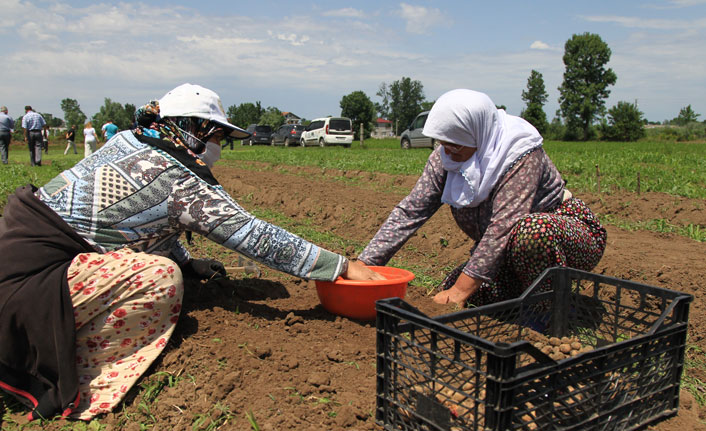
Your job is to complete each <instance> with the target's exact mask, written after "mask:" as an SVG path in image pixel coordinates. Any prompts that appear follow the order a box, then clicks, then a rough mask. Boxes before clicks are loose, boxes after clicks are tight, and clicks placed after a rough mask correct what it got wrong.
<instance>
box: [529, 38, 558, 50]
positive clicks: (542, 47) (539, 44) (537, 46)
mask: <svg viewBox="0 0 706 431" xmlns="http://www.w3.org/2000/svg"><path fill="white" fill-rule="evenodd" d="M530 49H537V50H540V51H556V50H558V48H554V47H551V46H549V44H548V43H544V42H542V41H541V40H535V41H534V42H532V44H531V45H530Z"/></svg>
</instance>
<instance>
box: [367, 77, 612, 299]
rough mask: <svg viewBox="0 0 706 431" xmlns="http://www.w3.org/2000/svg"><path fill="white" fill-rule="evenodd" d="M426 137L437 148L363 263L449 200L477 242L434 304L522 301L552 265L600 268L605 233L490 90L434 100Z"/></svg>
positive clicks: (377, 260)
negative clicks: (513, 299)
mask: <svg viewBox="0 0 706 431" xmlns="http://www.w3.org/2000/svg"><path fill="white" fill-rule="evenodd" d="M423 133H424V135H426V136H428V137H430V138H434V139H435V140H437V141H438V142H439V143H440V144H441V146H440V147H439V148H438V149H436V150H435V151H434V152H432V154H431V155H430V156H429V160H428V161H427V164H426V166H425V168H424V172H423V174H422V176H421V177H420V179H419V180H418V181H417V184H416V185H415V186H414V188H413V189H412V191H411V192H410V193H409V195H408V196H407V197H406V198H405V199H403V200H402V202H400V203H399V204H398V205H397V206H396V207H395V209H394V210H393V211H392V213H391V214H390V216H389V217H388V219H387V220H386V221H385V223H384V224H383V225H382V226H381V227H380V229H379V231H378V232H377V234H376V235H375V237H373V239H372V240H371V241H370V243H369V244H368V246H367V247H366V248H365V250H363V252H362V253H361V255H360V256H359V260H361V261H362V262H364V263H366V264H369V265H385V264H386V263H387V262H388V261H389V260H390V258H392V256H393V255H394V254H395V253H396V252H397V251H398V250H399V249H400V248H401V247H402V246H403V245H404V243H405V242H406V241H407V240H408V239H409V238H410V237H411V236H412V235H413V234H414V232H416V231H417V229H419V228H420V227H421V226H422V225H423V224H424V222H426V221H427V220H428V219H429V218H430V217H431V216H432V215H433V214H434V213H435V212H436V211H437V210H438V209H439V208H440V207H441V205H442V204H449V205H450V206H451V213H452V215H453V217H454V219H455V220H456V223H457V225H458V226H459V227H460V228H461V230H462V231H463V232H464V233H465V234H466V235H468V236H469V237H470V238H471V239H472V240H473V241H474V242H475V244H474V246H473V248H472V249H471V251H470V258H469V259H468V261H466V262H464V263H462V264H461V265H460V266H458V267H457V268H456V269H455V270H453V271H452V272H451V273H450V274H448V275H447V277H446V279H445V280H444V281H443V282H442V283H441V285H440V286H439V289H440V292H439V293H437V294H436V296H435V297H434V301H435V302H438V303H442V304H445V303H449V302H451V303H457V304H465V305H467V306H471V305H475V306H478V305H484V304H488V303H492V302H497V301H501V300H505V299H509V298H512V297H516V296H518V295H519V294H520V293H522V292H523V291H524V289H525V288H527V287H528V286H529V285H530V284H531V283H532V282H533V281H534V280H535V278H536V277H537V276H538V275H539V274H541V272H542V271H544V270H545V269H547V268H549V267H553V266H569V267H573V268H578V269H583V270H586V271H590V270H591V269H593V268H594V267H595V265H596V264H598V262H599V260H600V259H601V257H602V255H603V251H604V249H605V245H606V231H605V229H604V228H603V226H602V225H601V224H600V222H599V221H598V219H597V218H596V217H595V216H594V215H593V213H592V212H591V210H590V209H589V208H588V207H587V206H586V204H585V203H584V202H583V201H581V200H580V199H577V198H575V197H573V196H572V195H571V193H570V192H569V191H568V190H567V189H566V188H565V182H564V181H563V180H562V178H561V175H560V174H559V171H558V170H557V169H556V167H555V166H554V164H553V163H552V161H551V160H550V159H549V157H548V156H547V154H546V153H545V152H544V149H543V148H542V137H541V136H540V134H539V132H537V130H536V129H535V128H534V127H533V126H532V125H531V124H529V123H528V122H527V121H525V120H524V119H522V118H519V117H515V116H512V115H508V114H507V113H506V112H505V111H504V110H502V109H497V108H496V107H495V104H494V103H493V102H492V100H491V99H490V98H489V97H488V96H487V95H486V94H483V93H480V92H477V91H472V90H465V89H458V90H452V91H449V92H447V93H445V94H443V95H442V96H441V97H439V99H438V100H437V101H436V103H435V104H434V106H433V107H432V109H431V111H430V113H429V117H428V119H427V122H426V124H425V126H424V132H423Z"/></svg>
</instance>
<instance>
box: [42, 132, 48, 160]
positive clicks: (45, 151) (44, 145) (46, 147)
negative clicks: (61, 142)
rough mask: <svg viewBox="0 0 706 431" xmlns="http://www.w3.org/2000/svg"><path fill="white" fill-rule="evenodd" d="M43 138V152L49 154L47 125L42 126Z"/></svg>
mask: <svg viewBox="0 0 706 431" xmlns="http://www.w3.org/2000/svg"><path fill="white" fill-rule="evenodd" d="M43 133H44V140H43V142H42V146H43V147H44V153H45V154H49V126H44V130H43Z"/></svg>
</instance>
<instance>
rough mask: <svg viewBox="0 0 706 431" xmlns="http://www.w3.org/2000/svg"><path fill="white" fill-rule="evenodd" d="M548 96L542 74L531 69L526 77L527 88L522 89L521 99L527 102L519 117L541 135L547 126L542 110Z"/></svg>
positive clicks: (545, 115)
mask: <svg viewBox="0 0 706 431" xmlns="http://www.w3.org/2000/svg"><path fill="white" fill-rule="evenodd" d="M548 96H549V95H548V94H547V91H546V90H545V88H544V78H543V77H542V74H541V73H539V72H537V71H536V70H532V72H530V76H529V78H527V90H523V91H522V100H524V101H525V102H527V106H526V107H525V109H523V110H522V112H521V113H520V117H522V118H524V119H525V120H527V121H528V122H529V123H530V124H532V125H533V126H534V127H535V128H536V129H537V131H538V132H539V133H540V134H542V135H543V134H544V132H546V131H547V127H548V126H549V124H548V123H547V114H546V113H545V112H544V104H545V103H547V97H548Z"/></svg>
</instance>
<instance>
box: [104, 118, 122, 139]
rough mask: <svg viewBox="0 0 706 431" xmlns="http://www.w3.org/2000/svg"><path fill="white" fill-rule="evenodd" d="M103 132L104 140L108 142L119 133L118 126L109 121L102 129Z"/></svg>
mask: <svg viewBox="0 0 706 431" xmlns="http://www.w3.org/2000/svg"><path fill="white" fill-rule="evenodd" d="M101 131H102V132H103V139H105V142H108V141H109V140H110V138H112V137H113V136H115V134H116V133H118V126H116V125H115V124H113V120H108V122H107V123H105V124H104V125H103V127H101Z"/></svg>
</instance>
